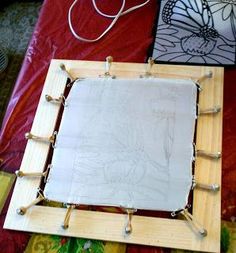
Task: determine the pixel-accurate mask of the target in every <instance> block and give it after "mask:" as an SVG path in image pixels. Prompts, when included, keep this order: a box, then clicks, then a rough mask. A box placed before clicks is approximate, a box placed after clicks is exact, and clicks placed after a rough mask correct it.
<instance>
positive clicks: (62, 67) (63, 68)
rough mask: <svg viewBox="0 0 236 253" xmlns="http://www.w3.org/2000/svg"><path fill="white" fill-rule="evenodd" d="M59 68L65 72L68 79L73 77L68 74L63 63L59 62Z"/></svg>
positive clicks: (71, 79)
mask: <svg viewBox="0 0 236 253" xmlns="http://www.w3.org/2000/svg"><path fill="white" fill-rule="evenodd" d="M60 69H61V70H62V71H63V72H64V73H65V74H66V76H67V77H68V78H69V79H70V81H71V82H72V81H73V80H74V79H75V78H74V77H73V76H72V75H71V74H70V72H69V71H68V70H67V69H66V66H65V64H63V63H61V64H60Z"/></svg>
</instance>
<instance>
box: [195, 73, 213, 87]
mask: <svg viewBox="0 0 236 253" xmlns="http://www.w3.org/2000/svg"><path fill="white" fill-rule="evenodd" d="M212 76H213V73H212V71H209V72H208V73H206V74H205V75H203V76H202V77H200V78H199V79H197V81H196V83H197V84H198V85H200V83H201V82H203V81H205V80H206V79H208V78H212Z"/></svg>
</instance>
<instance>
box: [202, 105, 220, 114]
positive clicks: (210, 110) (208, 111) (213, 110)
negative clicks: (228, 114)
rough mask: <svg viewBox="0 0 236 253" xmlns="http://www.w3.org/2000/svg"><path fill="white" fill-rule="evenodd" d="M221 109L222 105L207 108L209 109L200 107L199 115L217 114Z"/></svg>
mask: <svg viewBox="0 0 236 253" xmlns="http://www.w3.org/2000/svg"><path fill="white" fill-rule="evenodd" d="M220 111H221V107H220V106H214V107H212V108H207V109H204V110H203V109H199V110H198V115H207V114H216V113H219V112H220Z"/></svg>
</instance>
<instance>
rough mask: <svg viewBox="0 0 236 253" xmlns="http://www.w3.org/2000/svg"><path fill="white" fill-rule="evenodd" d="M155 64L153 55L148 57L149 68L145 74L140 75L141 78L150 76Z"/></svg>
mask: <svg viewBox="0 0 236 253" xmlns="http://www.w3.org/2000/svg"><path fill="white" fill-rule="evenodd" d="M154 64H155V61H154V60H153V59H152V57H149V58H148V63H147V68H146V72H145V74H144V75H140V78H145V77H150V76H152V73H151V70H152V67H153V65H154Z"/></svg>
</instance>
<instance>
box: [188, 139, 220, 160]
mask: <svg viewBox="0 0 236 253" xmlns="http://www.w3.org/2000/svg"><path fill="white" fill-rule="evenodd" d="M193 149H194V153H195V156H196V157H197V156H201V157H206V158H209V159H215V160H218V159H220V158H221V152H220V151H218V152H209V151H205V150H201V149H197V148H196V144H195V143H193Z"/></svg>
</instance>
